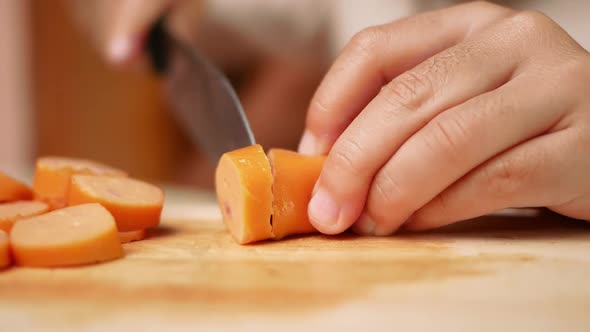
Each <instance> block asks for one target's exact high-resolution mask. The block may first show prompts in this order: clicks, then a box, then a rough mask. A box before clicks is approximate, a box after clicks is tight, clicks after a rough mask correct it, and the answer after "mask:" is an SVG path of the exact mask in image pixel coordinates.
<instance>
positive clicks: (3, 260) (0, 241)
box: [0, 230, 12, 269]
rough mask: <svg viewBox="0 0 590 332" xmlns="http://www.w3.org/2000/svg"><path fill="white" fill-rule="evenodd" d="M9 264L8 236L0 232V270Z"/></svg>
mask: <svg viewBox="0 0 590 332" xmlns="http://www.w3.org/2000/svg"><path fill="white" fill-rule="evenodd" d="M11 263H12V262H11V259H10V246H9V245H8V236H6V233H4V231H2V230H0V269H3V268H5V267H7V266H10V264H11Z"/></svg>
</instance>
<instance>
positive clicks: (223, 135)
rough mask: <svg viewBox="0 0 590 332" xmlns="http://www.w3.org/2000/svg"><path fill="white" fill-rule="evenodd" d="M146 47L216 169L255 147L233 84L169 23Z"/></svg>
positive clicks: (177, 110)
mask: <svg viewBox="0 0 590 332" xmlns="http://www.w3.org/2000/svg"><path fill="white" fill-rule="evenodd" d="M146 46H147V51H148V54H149V56H150V58H151V60H152V64H153V66H154V68H155V69H156V71H157V72H158V73H160V74H161V75H163V77H164V78H165V81H166V82H165V83H166V90H167V95H168V97H169V100H170V102H171V106H172V107H171V108H172V110H171V111H172V112H173V113H174V115H175V117H176V119H177V120H178V122H179V125H180V126H181V127H182V128H183V129H184V131H185V132H186V134H187V135H188V136H189V138H190V139H191V141H192V142H193V143H194V144H196V145H198V146H199V147H201V148H202V149H203V150H204V152H205V153H206V155H207V158H208V160H209V162H210V164H211V165H213V166H215V165H216V164H217V162H218V161H219V158H220V157H221V155H222V154H223V153H225V152H228V151H231V150H235V149H238V148H242V147H245V146H249V145H253V144H255V142H256V140H255V138H254V134H253V133H252V130H251V128H250V125H249V123H248V119H247V117H246V115H245V113H244V110H243V108H242V105H241V103H240V100H239V98H238V96H237V94H236V92H235V91H234V89H233V87H232V85H231V83H230V81H229V80H228V79H227V78H226V77H225V75H224V74H223V73H222V71H221V70H219V69H218V68H217V67H215V66H214V65H213V64H212V63H211V62H210V61H209V60H208V59H207V58H205V57H204V56H203V55H202V54H201V53H200V52H199V50H198V49H197V48H195V47H192V46H191V45H187V44H185V43H182V42H181V41H179V40H177V39H175V38H174V37H173V36H172V35H171V34H170V33H169V32H168V31H167V30H166V28H165V24H164V20H163V19H161V20H160V21H158V22H157V23H156V24H155V25H154V27H153V28H152V30H151V32H150V34H149V36H148V39H147V43H146Z"/></svg>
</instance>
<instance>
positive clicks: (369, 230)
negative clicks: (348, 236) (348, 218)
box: [352, 213, 377, 235]
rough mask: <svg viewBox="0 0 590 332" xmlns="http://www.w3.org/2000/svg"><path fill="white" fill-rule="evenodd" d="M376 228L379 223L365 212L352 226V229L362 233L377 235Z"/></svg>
mask: <svg viewBox="0 0 590 332" xmlns="http://www.w3.org/2000/svg"><path fill="white" fill-rule="evenodd" d="M376 228H377V224H376V223H375V222H374V221H373V219H371V218H370V217H369V216H368V215H366V214H365V213H363V214H362V215H361V216H360V218H359V219H358V221H357V222H356V223H355V224H354V226H352V230H353V231H354V232H355V233H357V234H360V235H375V229H376Z"/></svg>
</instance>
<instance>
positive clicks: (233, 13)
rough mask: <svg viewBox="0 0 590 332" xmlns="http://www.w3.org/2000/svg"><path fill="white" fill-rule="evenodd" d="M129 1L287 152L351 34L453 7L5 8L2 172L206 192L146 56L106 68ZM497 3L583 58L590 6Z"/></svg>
mask: <svg viewBox="0 0 590 332" xmlns="http://www.w3.org/2000/svg"><path fill="white" fill-rule="evenodd" d="M126 1H129V2H135V4H134V6H135V8H136V9H137V8H138V7H137V6H139V7H140V8H141V7H143V6H150V5H153V4H157V3H159V2H171V3H174V7H173V9H174V10H173V11H171V12H172V15H171V17H173V18H171V20H172V21H173V22H172V24H173V26H175V27H177V31H178V34H179V35H181V36H182V38H185V39H187V40H190V42H191V43H194V44H195V45H196V46H198V47H200V48H201V49H202V50H204V52H205V53H206V54H207V55H209V56H210V57H211V59H212V60H213V61H214V62H216V63H217V64H218V65H219V66H220V67H221V68H222V69H223V70H224V71H225V72H226V73H227V74H228V76H229V77H230V78H231V80H232V82H233V83H234V85H235V86H236V89H237V90H238V93H239V95H240V98H241V99H242V102H243V104H244V108H245V110H246V113H247V115H248V117H249V119H250V121H251V124H252V126H253V130H254V133H255V135H256V137H257V139H258V141H259V142H260V143H261V144H262V145H263V146H264V147H265V148H269V147H285V148H290V149H295V148H296V146H297V143H298V140H299V136H300V134H301V131H302V128H303V123H304V119H305V111H306V108H307V105H308V103H309V99H310V98H311V96H312V94H313V92H314V90H315V88H316V87H317V85H318V83H319V82H320V80H321V78H322V76H323V74H324V73H325V71H326V70H327V68H328V66H329V65H330V63H331V61H332V60H333V59H334V57H335V56H336V55H337V54H338V52H339V50H340V49H341V48H342V47H343V46H344V45H345V44H346V42H347V41H348V40H349V39H350V37H351V36H352V35H353V34H354V33H355V32H357V31H358V30H360V29H362V28H364V27H367V26H371V25H375V24H380V23H385V22H389V21H392V20H395V19H398V18H400V17H403V16H407V15H411V14H413V13H416V12H420V11H424V10H430V9H434V8H440V7H442V6H447V5H450V4H454V3H456V2H459V1H441V0H432V1H427V0H400V1H393V0H389V1H385V0H369V1H361V0H356V1H355V0H340V1H338V0H332V1H331V0H325V1H311V0H299V1H292V0H289V1H287V0H276V1H264V0H184V1H182V0H178V1H173V0H172V1H171V0H88V1H86V0H0V41H1V42H2V47H1V48H0V170H3V171H5V172H7V173H9V174H11V175H13V176H16V177H19V178H21V179H25V180H27V179H29V178H30V176H31V174H32V170H33V167H34V160H35V158H37V157H38V156H43V155H60V156H71V157H80V158H90V159H95V160H98V161H102V162H104V163H107V164H111V165H113V166H116V167H119V168H122V169H125V170H127V171H129V172H130V173H132V174H133V175H135V177H138V178H143V179H146V180H150V181H156V182H166V183H174V184H183V185H188V186H196V187H204V188H210V187H211V185H212V178H211V175H212V167H210V166H209V165H208V164H207V163H206V161H205V159H204V158H203V157H202V156H201V154H200V153H199V151H198V148H196V147H194V146H191V145H190V144H189V141H188V139H187V138H186V137H185V135H184V134H183V133H182V132H181V130H180V128H179V126H178V125H177V124H176V123H175V120H174V118H173V117H172V116H171V113H170V112H169V109H168V107H169V106H168V103H167V99H166V95H165V94H164V93H163V91H162V89H161V84H162V82H161V80H160V78H158V77H156V75H154V73H152V71H151V70H150V68H149V66H147V65H146V63H145V61H142V59H141V55H140V56H138V57H137V59H135V60H134V61H133V62H132V63H131V64H127V63H126V64H124V65H121V64H113V62H112V61H109V58H108V47H109V46H108V43H109V41H112V40H111V39H110V38H111V36H112V33H113V29H115V28H116V27H117V26H120V24H121V20H133V19H135V18H134V15H141V13H140V11H138V10H129V8H127V9H125V8H124V6H125V2H126ZM497 2H499V3H501V4H506V5H511V6H514V7H519V8H531V9H539V10H542V11H544V12H545V13H547V14H548V15H550V16H551V17H552V18H554V19H555V20H556V21H557V22H558V23H560V24H561V25H562V26H563V27H564V28H565V29H566V30H567V31H568V32H569V33H570V34H572V35H573V36H574V38H576V39H577V40H578V41H579V42H580V43H581V44H582V45H583V46H584V47H586V48H587V49H588V48H589V46H590V33H588V32H590V23H589V22H590V20H589V19H588V15H589V14H590V1H584V0H579V1H578V0H570V1H543V0H538V1H533V0H529V1H526V0H522V1H497ZM123 12H126V14H125V15H127V16H125V15H121V13H123ZM148 21H149V20H148Z"/></svg>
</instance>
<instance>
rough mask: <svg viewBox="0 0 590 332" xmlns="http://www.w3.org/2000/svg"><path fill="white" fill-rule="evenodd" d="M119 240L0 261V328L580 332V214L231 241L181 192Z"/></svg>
mask: <svg viewBox="0 0 590 332" xmlns="http://www.w3.org/2000/svg"><path fill="white" fill-rule="evenodd" d="M125 250H126V253H127V254H126V257H125V258H124V259H121V260H117V261H113V262H109V263H105V264H100V265H92V266H86V267H78V268H60V269H31V268H13V269H10V270H7V271H4V272H0V326H1V327H2V328H1V330H2V331H28V330H55V331H102V330H108V331H203V330H220V329H221V330H250V331H277V330H280V331H314V330H320V329H321V330H324V331H325V330H336V329H338V330H341V331H342V330H345V331H348V330H361V329H365V328H368V329H370V330H378V329H380V330H388V331H391V330H399V331H408V330H412V331H414V330H424V331H430V330H433V329H436V330H437V331H461V330H465V331H476V330H477V331H512V330H514V331H522V330H529V331H558V330H559V331H590V225H588V224H586V223H583V222H578V221H572V220H568V219H565V218H561V217H559V216H556V215H543V216H537V217H514V216H505V217H485V218H480V219H478V220H474V221H471V222H466V223H461V224H458V225H455V226H452V227H447V228H445V229H442V230H439V231H436V232H431V233H426V234H403V235H397V236H392V237H387V238H363V237H357V236H353V235H343V236H336V237H327V236H320V235H314V236H305V237H298V238H292V239H288V240H284V241H281V242H268V243H261V244H257V245H251V246H239V245H237V244H235V243H234V242H233V241H232V239H231V237H230V236H229V234H228V233H227V231H226V230H225V228H224V226H223V225H222V223H221V221H220V219H219V214H218V211H217V207H216V205H215V202H214V200H213V199H212V197H211V196H209V195H201V194H182V195H177V196H175V197H170V198H169V199H168V202H167V205H166V207H165V211H164V217H163V223H162V227H161V228H160V229H157V230H154V231H153V232H151V233H150V236H149V238H148V239H147V240H144V241H141V242H135V243H130V244H126V245H125Z"/></svg>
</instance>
